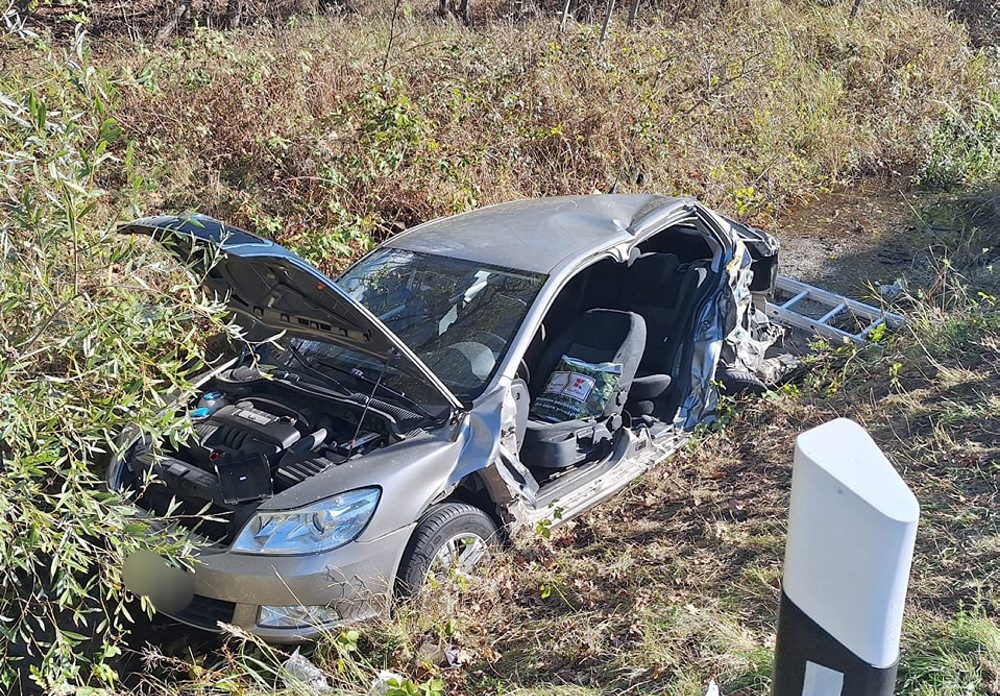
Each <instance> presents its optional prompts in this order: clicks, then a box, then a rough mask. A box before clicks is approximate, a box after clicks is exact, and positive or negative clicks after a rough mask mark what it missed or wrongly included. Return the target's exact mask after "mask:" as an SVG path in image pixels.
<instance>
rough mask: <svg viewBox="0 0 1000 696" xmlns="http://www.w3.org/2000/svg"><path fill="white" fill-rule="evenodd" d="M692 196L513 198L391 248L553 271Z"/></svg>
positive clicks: (436, 224)
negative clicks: (636, 223) (644, 219)
mask: <svg viewBox="0 0 1000 696" xmlns="http://www.w3.org/2000/svg"><path fill="white" fill-rule="evenodd" d="M689 203H693V201H692V200H691V199H686V198H669V197H666V196H650V195H623V194H607V195H590V196H563V197H558V198H543V199H537V200H523V201H514V202H511V203H500V204H498V205H492V206H489V207H486V208H480V209H478V210H473V211H471V212H468V213H465V214H463V215H458V216H456V217H449V218H442V219H438V220H432V221H430V222H427V223H424V224H422V225H418V226H417V227H414V228H413V229H411V230H409V231H407V232H404V233H402V234H400V235H397V236H396V237H394V238H393V239H392V240H390V241H389V243H388V246H391V247H394V248H397V249H407V250H409V251H416V252H424V253H428V254H440V255H443V256H451V257H454V258H458V259H464V260H466V261H477V262H480V263H484V264H489V265H494V266H503V267H506V268H515V269H519V270H524V271H534V272H538V273H551V272H552V271H553V270H555V269H556V268H558V267H560V266H562V265H563V264H566V263H572V262H573V261H575V260H576V259H578V258H579V257H581V256H585V255H587V254H589V253H591V252H593V251H595V250H599V249H603V248H606V247H608V246H610V245H612V244H615V243H617V242H620V241H625V240H628V239H629V238H630V237H631V236H632V234H631V232H630V231H629V228H630V227H631V226H632V225H633V224H634V223H635V222H636V221H638V220H640V219H641V218H643V217H644V216H646V215H648V214H649V213H651V212H653V211H656V210H662V209H664V208H674V207H681V206H684V205H686V204H689Z"/></svg>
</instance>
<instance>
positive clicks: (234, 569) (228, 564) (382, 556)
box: [164, 525, 415, 643]
mask: <svg viewBox="0 0 1000 696" xmlns="http://www.w3.org/2000/svg"><path fill="white" fill-rule="evenodd" d="M414 526H415V525H410V526H407V527H404V528H402V529H398V530H396V531H394V532H391V533H389V534H386V535H385V536H382V537H379V538H378V539H373V540H370V541H353V542H351V543H349V544H347V545H346V546H342V547H340V548H338V549H334V550H332V551H328V552H326V553H319V554H315V555H311V556H255V555H249V554H240V553H231V552H229V551H218V550H214V549H205V550H203V551H202V552H201V553H200V554H199V555H198V557H197V559H198V563H197V564H196V566H195V569H194V572H193V575H194V599H193V600H192V601H191V603H190V604H189V605H188V606H187V607H186V608H184V609H182V610H180V611H176V612H164V613H166V614H167V615H168V616H170V617H172V618H174V619H176V620H178V621H181V622H183V623H186V624H189V625H191V626H195V627H196V628H202V629H206V630H219V627H218V623H219V622H220V621H221V622H223V623H227V624H233V625H235V626H238V627H240V628H242V629H244V630H246V631H248V632H250V633H252V634H254V635H257V636H259V637H260V638H263V639H264V640H265V641H267V642H269V643H295V642H301V641H305V640H309V639H311V638H314V637H316V636H317V635H318V634H319V633H321V632H323V631H324V630H327V629H329V628H334V627H336V626H337V625H339V624H347V623H356V622H358V621H363V620H365V619H370V618H372V617H374V616H376V615H378V614H380V613H382V611H383V610H384V609H385V607H386V606H387V603H388V600H389V599H390V597H391V594H392V587H393V583H394V582H395V577H396V570H397V568H398V567H399V561H400V558H401V557H402V555H403V550H404V549H405V548H406V543H407V541H408V540H409V538H410V535H411V533H412V531H413V527H414ZM262 605H266V606H278V607H284V606H304V607H329V608H331V609H333V610H334V611H335V612H336V613H337V614H338V615H339V616H340V617H341V618H340V621H339V622H337V623H332V624H327V625H324V626H319V627H316V626H300V627H296V628H269V627H265V626H259V625H258V624H257V615H258V612H259V610H260V607H261V606H262Z"/></svg>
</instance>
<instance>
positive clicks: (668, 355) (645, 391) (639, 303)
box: [620, 252, 708, 415]
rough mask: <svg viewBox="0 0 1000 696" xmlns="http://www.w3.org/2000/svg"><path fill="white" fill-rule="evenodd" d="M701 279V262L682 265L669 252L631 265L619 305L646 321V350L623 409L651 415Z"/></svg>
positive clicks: (667, 384)
mask: <svg viewBox="0 0 1000 696" xmlns="http://www.w3.org/2000/svg"><path fill="white" fill-rule="evenodd" d="M707 277H708V269H707V268H706V267H705V264H703V263H698V262H695V263H689V264H683V265H682V264H681V263H680V259H678V257H677V256H676V255H674V254H669V253H661V252H650V253H646V254H643V255H642V256H640V257H639V258H637V259H636V260H635V261H634V262H633V263H632V266H631V267H630V269H629V273H628V276H627V281H626V283H625V285H624V286H623V287H622V291H621V295H620V298H621V299H620V306H621V307H622V308H623V309H625V310H628V311H630V312H634V313H636V314H638V315H639V316H641V317H642V318H643V319H644V320H645V322H646V348H645V351H644V352H643V356H642V362H641V363H640V364H639V368H638V370H637V371H636V376H635V379H634V380H633V382H632V389H631V391H630V392H629V402H628V410H629V412H630V413H632V414H633V415H649V414H652V413H653V411H654V410H655V405H656V403H657V402H659V401H662V400H665V398H666V396H667V395H668V394H669V392H670V388H671V386H672V385H673V371H674V367H675V363H676V362H677V357H678V352H679V351H680V349H681V348H682V347H683V345H684V339H685V336H686V335H687V334H688V333H689V331H690V327H689V326H688V324H689V319H690V317H691V313H692V311H693V309H694V307H693V303H694V301H695V299H696V296H697V290H698V288H699V287H700V286H701V285H702V284H703V283H704V282H705V279H706V278H707Z"/></svg>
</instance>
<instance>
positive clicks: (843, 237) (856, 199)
mask: <svg viewBox="0 0 1000 696" xmlns="http://www.w3.org/2000/svg"><path fill="white" fill-rule="evenodd" d="M932 198H933V196H932V195H931V194H928V193H927V192H920V191H915V190H914V189H913V187H912V186H911V184H910V182H909V180H908V179H907V178H905V177H899V178H890V179H885V178H878V177H870V178H867V179H864V180H862V181H860V182H858V183H856V184H852V185H849V186H845V187H842V188H839V189H835V190H832V191H830V192H828V193H824V194H821V195H819V196H818V197H816V198H814V199H812V200H809V201H804V202H802V203H800V204H799V205H797V206H794V207H792V208H790V209H788V210H787V211H785V212H783V213H782V214H781V215H780V216H779V218H778V220H777V223H776V225H775V226H774V227H772V228H771V229H770V230H769V231H770V232H771V233H772V234H774V235H775V236H776V237H777V238H778V239H779V240H780V241H781V256H780V259H781V273H782V274H783V275H787V276H790V277H792V278H795V279H796V280H801V281H803V282H806V283H811V284H815V285H819V286H821V287H824V288H826V289H829V290H834V291H836V292H840V293H844V294H846V295H849V296H851V297H855V298H857V299H862V300H872V299H876V298H874V297H873V294H872V292H871V288H872V286H877V285H879V284H888V283H893V282H895V281H897V280H898V279H900V278H907V279H909V280H913V279H914V276H918V277H919V278H918V279H923V276H924V275H925V268H923V267H922V264H920V260H921V259H923V258H924V257H925V255H926V252H927V251H928V249H929V246H930V245H931V244H932V240H931V238H930V235H929V234H928V233H929V232H930V231H931V230H928V229H927V225H926V224H922V222H921V213H920V212H919V211H920V209H921V208H923V207H925V206H926V205H927V204H928V203H929V202H931V199H932ZM918 264H919V265H918Z"/></svg>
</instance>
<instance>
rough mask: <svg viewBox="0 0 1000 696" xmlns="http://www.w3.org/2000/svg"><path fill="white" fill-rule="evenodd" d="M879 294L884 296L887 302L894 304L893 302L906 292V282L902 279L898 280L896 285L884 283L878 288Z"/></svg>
mask: <svg viewBox="0 0 1000 696" xmlns="http://www.w3.org/2000/svg"><path fill="white" fill-rule="evenodd" d="M877 289H878V294H879V295H881V296H882V299H884V300H885V301H886V302H892V301H893V300H896V299H899V297H900V296H901V295H902V294H903V293H904V292H906V281H905V280H903V279H902V278H900V279H898V280H897V281H896V282H895V283H884V284H882V285H879V286H878V288H877Z"/></svg>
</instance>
